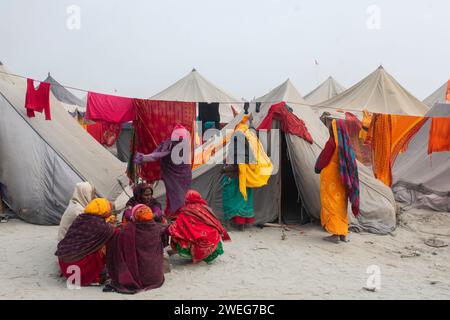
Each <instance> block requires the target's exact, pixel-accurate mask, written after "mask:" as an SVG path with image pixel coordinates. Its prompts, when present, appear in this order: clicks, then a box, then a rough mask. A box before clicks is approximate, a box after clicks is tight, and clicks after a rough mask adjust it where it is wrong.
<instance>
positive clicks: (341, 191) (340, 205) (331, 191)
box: [320, 121, 348, 236]
mask: <svg viewBox="0 0 450 320" xmlns="http://www.w3.org/2000/svg"><path fill="white" fill-rule="evenodd" d="M333 133H334V141H335V143H336V148H335V149H334V152H333V156H332V158H331V161H330V163H329V164H328V166H326V167H325V168H323V169H322V171H321V172H320V200H321V203H322V210H321V212H320V221H321V223H322V226H323V227H324V228H325V230H327V231H328V232H329V233H331V234H333V235H340V236H345V235H347V234H348V214H347V203H348V201H347V199H348V198H347V191H346V190H345V187H344V185H343V184H342V180H341V175H340V173H339V154H338V148H337V145H338V140H337V128H336V121H333Z"/></svg>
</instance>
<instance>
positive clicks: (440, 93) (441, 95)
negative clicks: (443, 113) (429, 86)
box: [423, 80, 450, 108]
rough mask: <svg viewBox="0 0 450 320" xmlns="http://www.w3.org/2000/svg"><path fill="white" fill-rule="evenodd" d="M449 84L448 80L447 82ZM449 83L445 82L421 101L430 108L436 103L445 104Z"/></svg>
mask: <svg viewBox="0 0 450 320" xmlns="http://www.w3.org/2000/svg"><path fill="white" fill-rule="evenodd" d="M449 82H450V80H449ZM449 82H445V83H444V84H443V85H442V86H440V87H439V89H437V90H436V91H435V92H433V93H432V94H430V95H429V96H428V97H426V98H425V100H423V103H425V104H426V105H427V106H429V107H430V108H431V107H433V106H434V105H435V104H437V103H446V102H447V90H448V87H449ZM448 102H450V101H448Z"/></svg>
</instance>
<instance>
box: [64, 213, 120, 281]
mask: <svg viewBox="0 0 450 320" xmlns="http://www.w3.org/2000/svg"><path fill="white" fill-rule="evenodd" d="M113 234H114V228H113V227H112V226H111V225H109V224H108V223H107V222H106V221H105V219H104V218H103V217H101V216H95V215H91V214H81V215H79V216H78V217H77V218H76V219H75V221H74V222H73V224H72V225H71V226H70V228H69V230H68V231H67V233H66V236H65V237H64V239H63V240H61V241H60V242H59V243H58V249H57V251H56V253H55V255H56V256H57V257H58V262H59V266H60V268H61V272H62V274H63V275H64V276H65V277H66V278H69V277H71V276H74V269H73V267H72V268H70V267H71V266H77V267H79V271H80V276H81V279H80V280H81V281H80V285H82V286H86V285H89V284H91V283H95V282H101V281H100V280H101V273H102V271H103V270H104V269H105V265H106V258H105V256H106V251H105V248H106V247H105V246H106V244H107V242H108V241H109V240H110V239H111V237H112V236H113Z"/></svg>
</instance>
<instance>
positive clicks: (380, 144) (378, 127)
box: [366, 114, 427, 187]
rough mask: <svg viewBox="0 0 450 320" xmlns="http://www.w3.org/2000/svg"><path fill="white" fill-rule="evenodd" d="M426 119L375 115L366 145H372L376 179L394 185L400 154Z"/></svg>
mask: <svg viewBox="0 0 450 320" xmlns="http://www.w3.org/2000/svg"><path fill="white" fill-rule="evenodd" d="M426 120H427V118H426V117H416V116H403V115H391V114H374V115H373V118H372V122H371V124H370V128H369V131H368V133H367V138H366V143H371V145H372V166H373V172H374V174H375V177H376V178H377V179H378V180H380V181H381V182H383V183H384V184H385V185H387V186H389V187H390V186H391V185H392V166H393V165H394V162H395V159H396V158H397V156H398V155H399V153H400V152H404V151H406V149H407V147H408V143H409V141H410V140H411V139H412V137H413V136H414V135H415V134H416V133H417V132H418V131H419V130H420V128H421V127H422V126H423V124H424V123H425V122H426Z"/></svg>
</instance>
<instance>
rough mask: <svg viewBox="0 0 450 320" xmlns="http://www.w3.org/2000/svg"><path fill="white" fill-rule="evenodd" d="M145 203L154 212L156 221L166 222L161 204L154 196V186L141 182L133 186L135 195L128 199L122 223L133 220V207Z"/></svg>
mask: <svg viewBox="0 0 450 320" xmlns="http://www.w3.org/2000/svg"><path fill="white" fill-rule="evenodd" d="M138 204H144V205H146V206H148V207H150V209H151V210H152V212H153V218H154V220H155V221H156V222H162V223H166V219H165V217H164V213H163V211H162V210H161V204H160V203H159V202H158V200H156V199H155V198H153V188H152V186H151V185H149V184H147V183H139V184H137V185H136V186H135V187H134V188H133V197H131V198H130V200H128V202H127V204H126V209H125V212H124V214H123V216H122V224H124V225H125V224H126V223H127V222H129V221H131V218H132V209H133V208H134V207H135V206H136V205H138Z"/></svg>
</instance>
